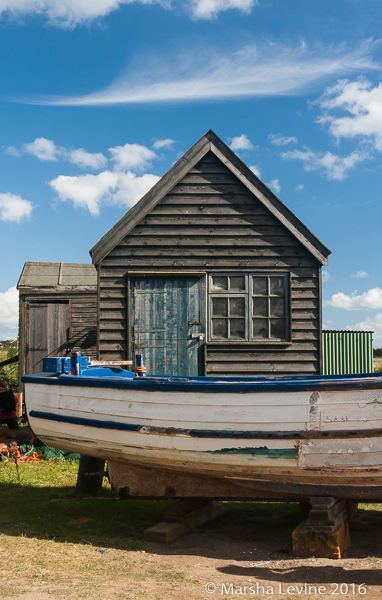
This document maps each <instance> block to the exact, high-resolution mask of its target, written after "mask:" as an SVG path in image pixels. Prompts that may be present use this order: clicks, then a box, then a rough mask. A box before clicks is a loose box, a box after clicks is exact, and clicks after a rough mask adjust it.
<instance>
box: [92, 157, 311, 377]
mask: <svg viewBox="0 0 382 600" xmlns="http://www.w3.org/2000/svg"><path fill="white" fill-rule="evenodd" d="M116 244H117V245H116V246H115V247H114V248H113V249H112V250H111V251H110V252H109V254H108V255H107V256H106V257H105V258H103V260H102V261H101V263H100V264H99V278H100V281H99V294H100V297H99V349H100V358H101V359H104V360H106V359H110V360H120V359H126V358H130V357H131V348H128V338H129V335H128V323H127V315H128V310H127V304H128V298H127V280H128V275H129V273H130V274H131V273H133V272H134V271H150V272H158V271H162V272H163V271H181V272H185V271H190V272H192V271H194V272H195V271H198V272H201V271H202V272H207V273H208V272H216V271H238V272H250V271H258V272H261V271H262V272H269V271H272V270H273V271H277V272H287V273H289V275H290V285H291V344H290V345H284V346H280V345H278V346H277V344H267V345H265V344H263V345H259V344H255V343H245V344H241V345H240V344H234V345H233V344H225V345H224V344H220V345H217V344H207V350H206V353H205V355H206V361H205V374H206V375H208V374H210V375H213V374H216V375H219V376H224V375H233V374H235V375H247V376H248V375H252V374H253V375H262V374H267V375H270V374H272V373H275V374H280V375H281V374H285V375H287V374H296V373H312V374H314V373H318V372H319V371H320V360H319V356H320V310H321V308H320V306H321V296H320V294H321V292H320V282H319V274H320V268H321V265H320V263H319V261H318V260H317V259H316V258H315V257H314V256H313V255H312V254H311V253H310V252H309V250H308V249H307V248H306V247H305V246H304V245H303V244H302V243H301V242H300V241H299V240H298V239H297V238H296V237H295V236H294V235H292V233H290V231H289V230H288V229H287V228H286V227H285V226H284V225H283V224H282V223H281V222H280V221H279V220H278V219H276V217H275V216H273V215H272V214H271V212H270V211H269V210H268V209H267V208H266V207H265V206H264V205H263V204H262V203H261V202H260V201H259V200H258V199H257V198H256V197H255V196H254V195H253V194H252V193H251V192H250V191H249V190H248V189H247V188H246V187H245V186H244V185H243V184H242V183H241V182H240V181H239V179H237V178H236V177H235V176H234V175H233V174H232V173H231V171H230V170H229V169H228V168H227V167H226V166H225V165H224V164H223V163H222V162H221V161H220V160H219V159H218V158H217V157H216V156H215V155H214V154H212V153H211V152H209V153H208V154H206V155H205V156H204V157H203V158H202V159H201V160H200V162H199V163H197V165H196V166H195V167H194V168H193V169H191V171H190V172H189V173H188V174H187V175H186V176H185V177H184V178H183V180H181V181H180V182H179V183H178V184H177V185H175V186H174V187H173V188H172V189H171V190H170V192H169V193H168V194H167V195H166V196H165V197H164V198H163V199H162V200H161V201H160V202H159V203H158V204H157V205H156V206H155V207H154V208H153V209H152V210H151V211H150V212H149V213H148V214H147V215H146V216H143V218H142V219H141V221H140V222H139V223H138V224H137V225H136V226H135V227H134V229H133V230H132V231H131V232H130V233H129V234H128V235H127V236H126V237H125V238H124V239H123V240H122V241H120V242H119V243H118V239H116Z"/></svg>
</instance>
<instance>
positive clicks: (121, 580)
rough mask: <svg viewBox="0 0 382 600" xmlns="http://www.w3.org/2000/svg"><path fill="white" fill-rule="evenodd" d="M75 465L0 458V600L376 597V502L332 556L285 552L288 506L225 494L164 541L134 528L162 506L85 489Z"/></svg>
mask: <svg viewBox="0 0 382 600" xmlns="http://www.w3.org/2000/svg"><path fill="white" fill-rule="evenodd" d="M76 470H77V465H76V464H72V463H63V462H58V463H52V462H44V463H35V464H33V463H30V464H24V465H20V467H19V475H17V472H16V468H15V465H14V464H12V463H10V462H9V463H6V464H4V463H0V493H1V503H0V598H1V599H2V600H3V599H4V600H5V599H8V598H9V599H10V600H11V599H12V600H18V599H20V600H62V599H63V598H65V600H66V599H67V600H77V599H79V600H80V599H88V598H89V599H93V598H94V599H101V598H102V600H111V599H117V600H141V599H142V600H145V599H149V600H183V599H184V600H186V599H187V600H205V599H210V598H212V599H215V600H218V599H220V600H221V599H223V598H224V599H228V600H231V599H234V598H243V599H252V598H253V599H260V598H272V599H273V600H281V599H287V600H291V599H293V598H296V597H302V598H325V599H329V598H341V599H342V598H346V599H350V598H356V599H360V598H367V600H377V599H378V600H380V599H381V598H382V574H381V565H382V539H381V535H380V534H381V530H382V529H381V528H382V505H379V504H373V505H371V504H370V505H361V507H360V510H359V512H358V514H357V516H356V518H355V520H354V521H353V522H352V524H351V538H352V545H351V547H350V549H349V550H348V552H347V555H346V557H345V558H343V559H340V560H326V559H315V558H314V557H310V558H303V559H302V558H294V557H293V556H292V543H291V533H292V530H293V529H294V527H295V526H297V525H298V523H299V522H301V520H302V515H301V512H300V508H299V505H298V504H297V503H289V504H279V503H252V502H250V503H240V502H228V503H226V505H225V506H226V511H225V514H224V515H222V516H221V517H219V518H218V519H216V520H214V521H211V522H210V523H208V524H206V525H205V526H203V527H201V528H198V529H196V530H193V531H192V532H190V533H189V534H187V535H186V536H184V537H183V538H180V539H178V540H177V541H175V542H173V543H172V544H169V545H166V546H163V545H160V544H148V543H147V542H145V541H144V540H143V531H144V529H146V528H147V527H150V526H151V525H153V524H154V523H157V522H159V521H160V520H161V515H162V509H163V506H164V505H165V503H163V502H152V501H129V500H127V501H114V500H112V499H111V493H110V489H109V487H108V485H107V484H105V487H104V489H103V490H102V492H100V493H99V494H98V495H95V496H89V497H88V496H87V497H84V495H81V494H78V493H76V492H75V489H74V486H75V481H76ZM208 584H209V585H208ZM231 584H232V585H231ZM305 584H306V588H305ZM215 586H216V587H215ZM250 586H252V589H251V587H250ZM257 586H258V587H257ZM261 586H262V587H263V588H264V589H262V587H261ZM288 586H294V587H293V589H292V588H290V589H289V590H288ZM296 586H297V587H296ZM309 586H310V589H309ZM341 586H342V587H341ZM245 587H247V589H245Z"/></svg>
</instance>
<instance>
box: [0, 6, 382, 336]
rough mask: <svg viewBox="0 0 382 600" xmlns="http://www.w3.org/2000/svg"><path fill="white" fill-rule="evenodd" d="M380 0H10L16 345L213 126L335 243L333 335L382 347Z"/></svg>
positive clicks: (6, 77)
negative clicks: (46, 304) (29, 317)
mask: <svg viewBox="0 0 382 600" xmlns="http://www.w3.org/2000/svg"><path fill="white" fill-rule="evenodd" d="M381 25H382V5H381V2H380V0H330V1H329V0H320V2H313V0H305V1H304V2H302V1H301V0H288V2H285V0H189V1H187V2H186V1H183V2H182V1H180V0H158V1H155V0H152V1H151V0H142V1H139V0H137V1H135V2H133V1H130V0H0V231H1V241H2V258H3V260H2V264H1V278H0V340H1V339H9V338H11V339H14V338H16V336H17V320H18V298H17V291H16V289H15V286H16V284H17V281H18V279H19V276H20V274H21V271H22V268H23V265H24V263H25V262H26V261H47V262H50V261H52V262H60V261H63V262H83V263H86V262H90V256H89V250H90V248H92V247H93V246H94V245H95V244H96V243H97V242H98V241H99V240H100V238H101V237H102V236H103V235H104V234H105V233H106V232H107V231H108V230H109V229H110V228H111V227H112V226H113V225H114V224H115V223H116V222H117V221H118V220H119V219H120V218H121V217H122V216H123V215H124V214H125V213H126V211H127V210H128V209H129V208H131V206H133V205H134V204H135V203H136V202H137V201H138V200H139V199H140V198H141V197H142V196H143V195H144V194H145V193H146V192H147V191H148V190H149V189H150V188H151V187H152V185H154V184H155V183H156V181H158V179H159V178H160V177H161V176H162V175H164V173H165V172H166V171H167V170H168V169H169V168H170V167H171V166H172V165H173V164H174V162H175V161H176V160H177V159H178V158H179V157H180V156H182V154H183V153H184V152H186V151H187V150H188V149H189V148H190V147H191V146H192V145H193V144H194V143H195V142H196V141H197V140H198V139H199V138H200V137H201V136H202V135H203V134H204V133H206V131H208V130H209V129H212V130H213V131H215V133H216V134H217V135H218V136H219V137H221V138H222V139H223V140H224V141H225V142H226V143H227V144H228V145H229V146H230V147H231V148H232V149H233V150H234V151H235V152H236V153H237V154H238V155H239V156H240V158H241V159H242V160H243V161H244V162H245V163H246V164H247V165H248V166H250V167H251V169H252V170H253V171H254V172H255V173H256V174H258V175H259V176H260V178H261V179H262V181H264V183H266V184H267V185H268V186H269V187H270V188H271V189H272V190H273V191H274V193H275V194H276V195H277V196H278V197H279V198H280V199H281V200H282V201H283V202H284V203H285V204H286V205H287V206H288V207H289V208H290V209H291V210H292V211H293V212H294V213H295V214H296V215H297V216H298V217H299V218H300V219H301V220H302V221H303V223H304V224H305V225H307V226H308V227H309V229H311V230H312V231H313V232H314V233H315V234H316V235H317V236H318V237H319V238H320V239H321V241H322V242H323V243H324V244H325V245H326V246H328V247H329V248H330V250H331V251H332V255H331V256H330V257H329V265H328V267H325V268H324V269H323V326H324V328H326V329H350V330H373V331H374V332H375V334H374V344H375V346H376V347H381V346H382V261H381V246H382V237H381V233H380V229H381V223H382V198H381V194H382V192H381V190H382V168H381V167H382V161H381V159H382V81H381V65H382V40H381V39H379V36H380V35H381V34H380V32H381V31H382V28H381Z"/></svg>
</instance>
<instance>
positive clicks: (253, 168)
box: [249, 165, 261, 179]
mask: <svg viewBox="0 0 382 600" xmlns="http://www.w3.org/2000/svg"><path fill="white" fill-rule="evenodd" d="M249 168H250V169H251V171H252V173H254V174H255V175H256V176H257V177H258V178H259V179H260V177H261V169H260V167H259V165H251V166H250V167H249Z"/></svg>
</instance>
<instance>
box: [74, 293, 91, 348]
mask: <svg viewBox="0 0 382 600" xmlns="http://www.w3.org/2000/svg"><path fill="white" fill-rule="evenodd" d="M70 342H71V346H72V349H73V350H74V351H81V352H82V353H83V354H84V355H85V356H90V357H91V358H94V359H96V358H97V296H96V295H95V294H93V295H92V296H81V297H76V298H74V299H72V300H70Z"/></svg>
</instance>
